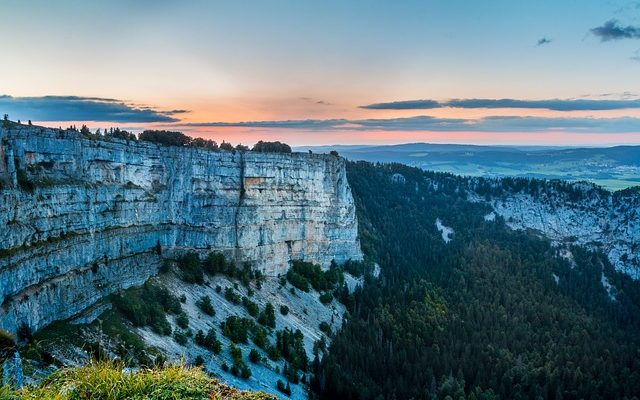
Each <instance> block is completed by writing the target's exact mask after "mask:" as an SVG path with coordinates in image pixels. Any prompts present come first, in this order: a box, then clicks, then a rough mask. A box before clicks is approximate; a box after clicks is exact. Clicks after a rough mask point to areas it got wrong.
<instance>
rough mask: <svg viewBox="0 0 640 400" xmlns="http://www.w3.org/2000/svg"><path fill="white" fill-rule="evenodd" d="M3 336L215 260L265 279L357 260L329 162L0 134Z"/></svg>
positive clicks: (351, 214)
mask: <svg viewBox="0 0 640 400" xmlns="http://www.w3.org/2000/svg"><path fill="white" fill-rule="evenodd" d="M0 139H1V140H2V145H1V146H0V182H2V188H3V189H1V190H0V226H1V227H2V229H0V299H1V300H2V307H1V308H0V327H2V328H3V329H6V330H9V331H13V332H15V331H16V329H17V328H18V327H19V326H20V325H22V324H26V325H27V326H29V327H30V328H31V329H38V328H40V327H42V326H44V325H46V324H48V323H50V322H52V321H55V320H58V319H62V318H67V317H70V316H72V315H74V314H76V313H78V312H79V311H81V310H83V309H85V308H87V307H88V306H90V305H92V304H93V303H95V302H96V301H98V300H99V299H100V298H102V297H104V296H105V295H107V294H109V293H111V292H113V291H115V290H117V289H119V288H123V287H129V286H132V285H136V284H141V283H142V282H144V281H145V280H146V279H148V278H149V277H150V276H152V275H153V274H155V273H156V271H157V267H158V264H159V262H160V257H159V256H158V254H157V251H156V247H157V245H158V244H159V245H160V246H161V248H162V251H163V252H170V251H174V250H181V249H195V250H202V251H210V250H219V251H222V252H224V253H225V254H226V255H227V256H229V257H233V258H235V259H236V261H237V262H239V263H240V262H245V261H246V262H249V263H251V265H252V266H253V268H255V269H259V270H261V271H263V272H264V273H266V274H268V275H277V274H280V273H284V272H286V270H287V267H288V263H289V261H290V260H292V259H304V260H307V261H312V262H315V263H319V264H321V265H323V266H327V265H328V264H329V263H330V262H331V260H334V259H335V260H336V261H338V262H342V261H346V260H347V259H349V258H351V259H360V258H361V257H362V255H361V251H360V246H359V242H358V239H357V221H356V217H355V206H354V204H353V198H352V196H351V191H350V188H349V185H348V183H347V179H346V171H345V165H344V161H343V160H342V159H340V158H338V157H333V156H327V155H308V154H296V153H293V154H278V153H252V152H245V153H241V152H227V151H219V152H213V151H208V150H203V149H195V148H180V147H167V146H159V145H155V144H152V143H145V142H126V141H121V140H112V141H102V140H89V139H86V138H81V137H80V135H79V134H78V133H75V132H62V131H59V130H53V129H45V128H39V127H24V126H21V127H16V128H12V129H10V130H6V129H5V130H3V129H0Z"/></svg>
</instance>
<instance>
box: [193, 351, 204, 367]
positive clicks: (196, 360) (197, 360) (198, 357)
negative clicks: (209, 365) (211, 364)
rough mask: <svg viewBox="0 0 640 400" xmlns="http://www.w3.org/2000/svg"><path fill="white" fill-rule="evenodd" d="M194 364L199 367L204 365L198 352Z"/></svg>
mask: <svg viewBox="0 0 640 400" xmlns="http://www.w3.org/2000/svg"><path fill="white" fill-rule="evenodd" d="M194 364H195V366H196V367H201V366H203V365H204V358H203V357H202V356H201V355H199V354H198V355H197V356H196V359H195V361H194Z"/></svg>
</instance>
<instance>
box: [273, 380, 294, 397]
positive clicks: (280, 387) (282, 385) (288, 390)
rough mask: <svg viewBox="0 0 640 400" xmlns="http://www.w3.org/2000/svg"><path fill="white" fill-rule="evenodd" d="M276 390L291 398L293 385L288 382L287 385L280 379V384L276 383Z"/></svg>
mask: <svg viewBox="0 0 640 400" xmlns="http://www.w3.org/2000/svg"><path fill="white" fill-rule="evenodd" d="M276 388H277V389H278V390H279V391H280V392H282V393H284V394H286V395H287V396H291V385H290V384H289V382H287V384H286V385H285V383H284V382H282V381H281V380H280V379H278V382H276Z"/></svg>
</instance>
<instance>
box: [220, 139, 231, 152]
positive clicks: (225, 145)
mask: <svg viewBox="0 0 640 400" xmlns="http://www.w3.org/2000/svg"><path fill="white" fill-rule="evenodd" d="M220 149H221V150H227V151H233V145H232V144H231V143H227V142H225V141H224V140H223V141H222V143H220Z"/></svg>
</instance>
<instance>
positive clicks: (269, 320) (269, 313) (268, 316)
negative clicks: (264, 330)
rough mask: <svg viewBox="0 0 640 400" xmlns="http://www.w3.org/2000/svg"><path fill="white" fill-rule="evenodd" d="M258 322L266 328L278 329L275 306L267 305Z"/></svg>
mask: <svg viewBox="0 0 640 400" xmlns="http://www.w3.org/2000/svg"><path fill="white" fill-rule="evenodd" d="M258 322H259V323H260V324H262V325H264V326H268V327H269V328H275V327H276V312H275V308H274V307H273V304H271V303H267V305H266V306H265V307H264V310H262V312H261V313H260V316H259V317H258Z"/></svg>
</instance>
